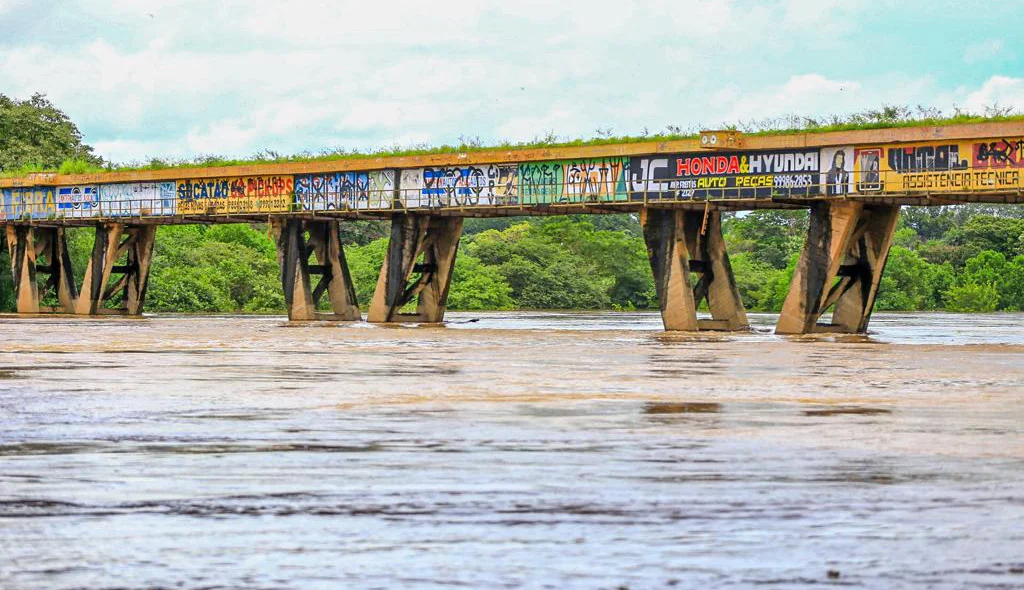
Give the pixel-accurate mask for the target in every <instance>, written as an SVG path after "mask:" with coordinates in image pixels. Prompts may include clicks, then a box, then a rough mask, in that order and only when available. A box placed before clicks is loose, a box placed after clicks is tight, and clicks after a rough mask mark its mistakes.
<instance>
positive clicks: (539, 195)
mask: <svg viewBox="0 0 1024 590" xmlns="http://www.w3.org/2000/svg"><path fill="white" fill-rule="evenodd" d="M607 171H608V170H607V169H606V170H604V171H597V172H595V173H593V174H591V175H590V176H581V177H572V178H567V177H565V176H562V177H550V178H540V179H537V178H534V177H528V176H523V175H518V176H515V177H507V178H505V179H504V181H502V182H495V179H494V178H486V177H480V176H477V177H476V178H473V177H472V176H468V175H467V176H463V175H458V174H457V175H449V176H446V177H443V178H442V179H440V180H436V181H435V180H431V181H430V182H423V181H422V180H420V181H418V182H415V183H414V184H413V186H403V184H404V183H391V184H384V185H381V186H379V187H374V186H359V185H355V186H352V187H345V186H340V185H339V186H326V187H315V188H309V187H306V186H300V185H297V183H293V181H292V180H291V179H288V182H287V183H285V184H283V185H281V186H283V187H284V188H281V189H274V190H264V191H262V192H261V191H260V190H256V191H254V192H253V193H252V194H246V192H245V190H244V188H243V189H240V190H239V191H237V192H231V191H230V190H226V191H223V192H216V191H217V190H219V189H217V187H213V188H210V189H209V190H208V191H207V188H209V186H208V185H214V184H217V183H223V184H224V185H225V186H227V181H226V180H224V181H222V180H212V181H178V182H176V183H174V182H165V183H148V184H143V183H135V184H131V185H130V186H129V185H126V184H115V185H93V186H83V187H46V186H33V187H13V188H5V189H3V202H2V209H0V220H2V221H7V222H11V221H41V220H57V219H72V220H74V219H122V218H135V219H175V218H177V219H185V218H196V217H205V216H209V217H233V216H244V217H249V218H251V217H253V216H258V215H261V214H296V213H307V214H309V213H313V214H319V213H324V214H331V213H339V214H340V213H359V212H367V213H369V212H374V211H377V212H386V211H398V210H428V211H429V210H472V209H488V210H489V209H506V210H514V209H523V210H525V209H546V208H551V209H557V208H559V207H571V206H579V205H602V206H608V207H612V208H614V207H617V206H630V205H633V206H635V205H638V204H640V205H648V204H671V203H686V202H694V201H697V202H704V201H712V202H714V201H737V200H742V201H761V200H766V201H778V202H785V201H800V202H804V201H806V200H809V199H828V198H846V197H858V198H871V197H879V198H888V197H898V196H924V197H939V198H942V197H946V198H947V199H949V200H957V198H959V197H963V196H965V195H982V194H989V193H999V194H1008V195H1016V196H1017V197H1021V196H1022V193H1024V182H1022V178H1021V177H1022V176H1024V167H1021V166H1019V165H1014V166H1009V165H1008V166H1006V167H1002V168H992V169H984V170H978V169H971V168H966V167H963V166H957V167H947V168H936V167H934V166H931V167H927V168H922V169H913V168H904V169H901V170H877V169H868V170H863V171H862V170H854V171H845V170H838V171H836V170H832V171H826V172H821V171H817V172H807V173H795V174H794V173H786V174H734V175H727V174H726V175H706V176H697V177H694V178H668V177H663V176H659V174H658V172H659V171H658V170H655V171H654V173H653V174H652V173H651V172H650V170H649V169H647V170H643V169H640V170H637V169H634V170H631V169H630V168H629V166H628V165H623V166H621V168H620V169H618V170H615V171H614V172H615V174H613V175H611V176H609V175H608V174H606V172H607ZM392 172H393V175H392V176H393V177H397V176H398V172H395V171H392ZM402 172H405V171H402ZM395 184H398V186H397V187H396V186H395ZM200 186H202V187H203V191H206V192H204V193H201V194H200V191H199V188H196V187H200ZM186 188H187V189H188V190H185V189H186ZM203 195H206V196H203Z"/></svg>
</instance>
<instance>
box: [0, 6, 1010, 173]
mask: <svg viewBox="0 0 1024 590" xmlns="http://www.w3.org/2000/svg"><path fill="white" fill-rule="evenodd" d="M1022 15H1024V0H1003V1H1002V2H970V1H968V2H964V1H963V0H960V1H953V0H931V1H924V0H922V1H917V0H902V1H900V0H765V1H761V2H753V1H739V0H619V1H609V0H585V1H583V0H580V1H577V0H502V1H491V0H465V1H463V0H429V1H424V0H378V1H376V2H374V1H369V0H358V1H348V0H333V1H331V0H309V1H303V0H290V1H288V2H281V1H273V2H271V1H264V0H159V1H154V0H95V1H92V0H45V1H43V0H0V93H3V94H6V95H8V96H12V97H17V98H28V97H29V96H31V95H32V94H33V93H36V92H40V93H44V94H46V95H47V96H48V97H49V98H50V100H52V101H53V102H54V103H55V104H56V105H57V106H58V107H59V108H61V109H63V110H64V111H65V112H66V113H67V114H68V115H69V116H70V117H71V118H72V120H74V121H75V122H76V123H77V124H78V126H79V128H80V129H81V130H82V133H83V135H84V138H85V141H86V143H88V144H90V145H92V146H94V147H95V148H96V151H97V153H98V154H99V155H101V156H103V157H104V158H106V159H108V160H112V161H115V162H138V161H144V160H147V159H149V158H153V157H160V158H189V157H193V156H197V155H220V156H232V157H244V156H249V155H252V154H254V153H255V152H257V151H260V150H273V151H276V152H278V153H282V154H291V153H299V152H313V153H316V152H319V151H322V150H332V149H339V148H341V149H360V150H368V149H376V148H387V147H393V146H402V147H407V146H413V145H418V144H431V145H438V144H446V143H447V144H450V143H457V142H459V141H460V139H470V140H472V139H475V138H479V139H480V140H481V141H483V142H485V143H492V142H498V141H505V140H509V141H528V140H531V139H534V138H538V137H544V136H547V135H552V134H553V135H556V136H559V137H572V138H576V137H593V136H595V135H598V134H602V133H612V134H616V135H639V134H642V133H644V132H645V131H647V132H650V133H657V132H663V131H665V129H666V126H669V125H673V126H678V127H681V128H683V129H687V130H690V129H697V128H715V127H721V126H723V125H725V124H729V123H737V122H746V121H751V120H762V119H769V118H772V117H779V116H785V115H791V114H795V115H804V116H811V117H820V116H824V115H829V114H844V113H850V112H854V111H858V110H862V109H866V108H877V107H880V106H881V105H883V104H896V105H918V104H920V105H925V106H930V107H937V108H940V109H943V110H944V111H947V112H950V111H952V109H953V108H955V107H958V108H961V109H967V110H972V111H980V110H982V109H984V107H986V106H991V105H996V104H998V105H1001V106H1010V107H1015V108H1017V109H1019V110H1021V111H1024V29H1022V28H1021V26H1022V22H1024V16H1022Z"/></svg>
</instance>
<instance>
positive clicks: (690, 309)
mask: <svg viewBox="0 0 1024 590" xmlns="http://www.w3.org/2000/svg"><path fill="white" fill-rule="evenodd" d="M642 218H643V219H642V222H643V229H644V240H645V241H646V243H647V255H648V259H649V260H650V263H651V270H652V271H653V273H654V283H655V290H656V291H657V294H658V302H659V304H660V308H661V318H662V322H663V323H664V325H665V329H666V330H669V331H691V332H692V331H698V330H742V329H745V328H746V327H747V326H748V322H747V314H746V311H744V309H743V301H742V300H741V299H740V294H739V290H738V289H737V288H736V280H735V277H734V276H733V273H732V266H731V265H730V264H729V255H728V253H727V252H726V248H725V240H724V238H723V237H722V221H721V213H720V212H719V211H682V210H668V209H646V210H645V211H644V213H643V215H642ZM691 273H692V274H695V275H697V276H698V279H697V281H696V284H694V283H693V282H692V281H691ZM703 301H707V303H708V309H709V310H710V311H711V316H712V319H711V320H698V319H697V308H698V307H699V306H700V304H701V302H703Z"/></svg>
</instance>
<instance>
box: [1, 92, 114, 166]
mask: <svg viewBox="0 0 1024 590" xmlns="http://www.w3.org/2000/svg"><path fill="white" fill-rule="evenodd" d="M66 160H82V161H85V162H88V163H90V164H95V165H99V164H102V163H103V160H102V159H101V158H100V157H98V156H96V155H94V154H93V150H92V148H91V147H89V146H88V145H85V144H84V143H82V133H81V132H80V131H79V130H78V127H77V126H76V125H75V124H74V123H73V122H72V121H71V119H70V118H68V116H67V115H66V114H64V112H63V111H61V110H60V109H58V108H57V107H55V106H54V105H53V103H51V102H50V101H49V100H48V99H47V98H46V97H45V96H44V95H42V94H34V95H32V97H31V98H29V99H28V100H17V99H12V98H8V97H7V96H4V95H3V94H0V171H13V170H18V169H21V168H25V167H38V168H46V169H57V168H59V167H60V165H61V164H62V163H63V162H64V161H66Z"/></svg>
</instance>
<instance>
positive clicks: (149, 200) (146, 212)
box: [99, 182, 178, 217]
mask: <svg viewBox="0 0 1024 590" xmlns="http://www.w3.org/2000/svg"><path fill="white" fill-rule="evenodd" d="M177 195H178V187H177V186H176V185H175V183H173V182H127V183H119V184H101V185H100V187H99V209H100V215H101V216H103V217H141V216H157V215H174V213H175V202H176V200H177V199H176V197H177Z"/></svg>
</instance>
